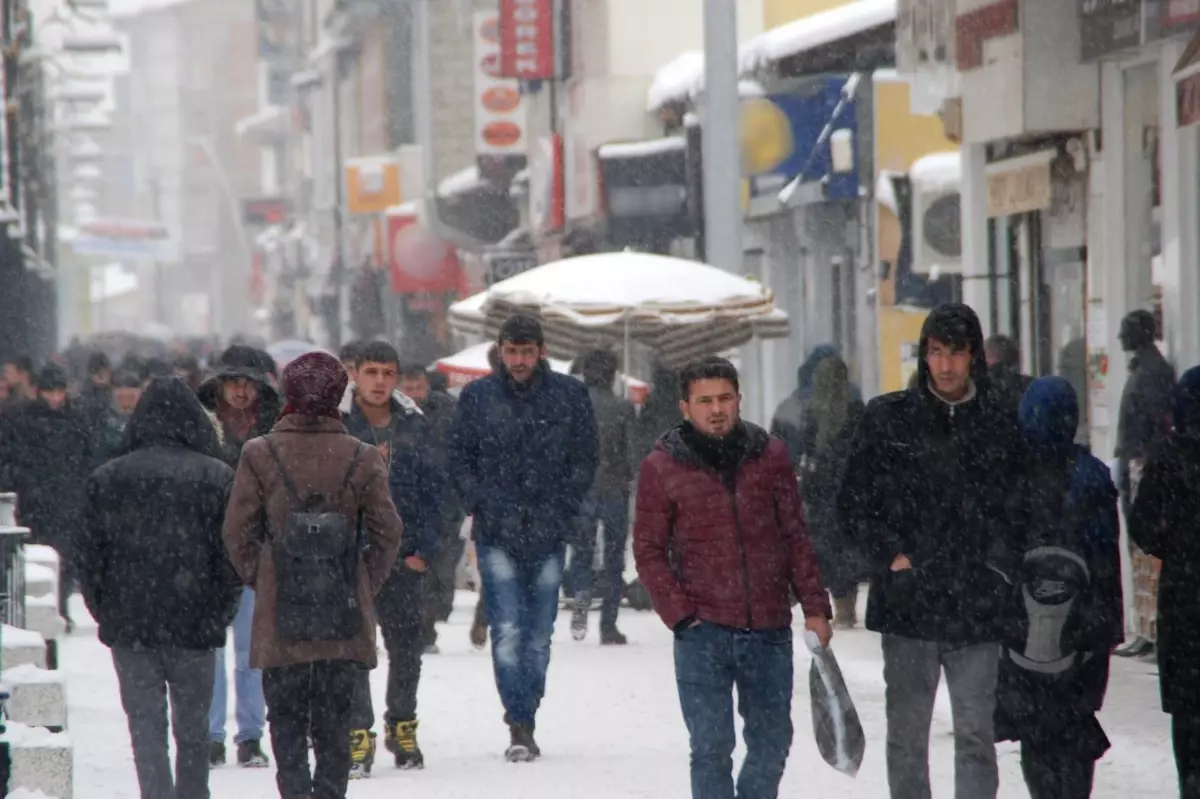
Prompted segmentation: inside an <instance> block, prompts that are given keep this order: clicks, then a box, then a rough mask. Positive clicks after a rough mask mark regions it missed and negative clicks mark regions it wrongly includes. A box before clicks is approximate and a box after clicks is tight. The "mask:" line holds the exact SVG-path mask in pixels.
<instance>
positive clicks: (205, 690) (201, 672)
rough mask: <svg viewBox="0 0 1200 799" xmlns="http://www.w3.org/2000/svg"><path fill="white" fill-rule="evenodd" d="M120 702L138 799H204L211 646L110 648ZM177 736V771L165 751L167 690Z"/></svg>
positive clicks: (206, 779)
mask: <svg viewBox="0 0 1200 799" xmlns="http://www.w3.org/2000/svg"><path fill="white" fill-rule="evenodd" d="M112 658H113V666H114V667H115V669H116V672H117V683H118V685H119V686H120V690H121V706H122V707H123V708H124V709H125V715H126V717H127V718H128V720H129V740H130V742H131V743H132V744H133V762H134V766H135V767H136V769H137V777H138V786H139V787H140V788H141V792H142V799H164V797H166V798H169V799H208V796H209V794H208V707H209V705H210V704H211V703H212V685H213V653H212V650H211V649H165V648H163V649H150V648H138V649H132V648H127V647H119V646H118V647H113V650H112ZM168 692H169V693H170V699H171V729H172V732H173V733H174V736H175V776H174V779H172V776H171V759H170V757H169V756H168V754H167V695H168Z"/></svg>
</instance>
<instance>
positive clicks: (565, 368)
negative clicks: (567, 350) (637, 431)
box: [433, 342, 650, 405]
mask: <svg viewBox="0 0 1200 799" xmlns="http://www.w3.org/2000/svg"><path fill="white" fill-rule="evenodd" d="M491 347H492V345H491V343H490V342H485V343H483V344H476V345H475V346H473V347H467V348H466V349H465V350H463V351H461V352H456V353H455V354H453V355H447V356H446V357H445V358H442V359H441V360H439V361H437V362H436V363H435V364H434V365H433V368H434V369H436V370H438V371H439V372H441V373H442V374H444V375H446V378H447V379H448V381H449V383H450V388H462V387H463V386H465V385H467V384H468V383H470V382H472V381H474V380H478V379H479V378H481V377H487V376H488V375H490V374H491V373H492V366H491V364H489V363H488V357H487V354H488V350H489V349H491ZM550 368H551V369H553V370H554V371H556V372H559V373H560V374H564V375H565V374H568V373H569V372H570V371H571V362H570V361H563V360H559V359H557V358H551V359H550ZM621 379H622V380H624V379H625V377H624V375H621ZM629 390H630V399H631V400H632V401H633V402H634V403H636V404H639V405H640V404H642V403H644V402H645V401H646V396H647V395H648V394H649V393H650V386H648V385H647V384H646V383H643V382H642V381H641V380H638V379H636V378H629Z"/></svg>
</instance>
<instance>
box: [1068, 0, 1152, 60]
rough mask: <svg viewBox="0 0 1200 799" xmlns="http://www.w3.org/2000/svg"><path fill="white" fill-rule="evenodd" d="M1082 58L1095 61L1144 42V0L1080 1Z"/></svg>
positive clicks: (1145, 6)
mask: <svg viewBox="0 0 1200 799" xmlns="http://www.w3.org/2000/svg"><path fill="white" fill-rule="evenodd" d="M1078 2H1079V6H1078V8H1079V39H1080V58H1081V60H1083V61H1094V60H1095V59H1097V58H1101V57H1103V56H1106V55H1110V54H1112V53H1116V52H1119V51H1121V50H1125V49H1128V48H1131V47H1138V46H1140V45H1141V44H1142V31H1143V30H1144V29H1145V25H1144V19H1143V17H1144V15H1145V13H1146V9H1147V4H1146V3H1145V2H1144V1H1143V0H1078Z"/></svg>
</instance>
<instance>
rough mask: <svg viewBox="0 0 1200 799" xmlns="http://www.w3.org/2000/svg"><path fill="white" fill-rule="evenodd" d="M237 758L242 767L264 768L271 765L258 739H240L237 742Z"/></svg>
mask: <svg viewBox="0 0 1200 799" xmlns="http://www.w3.org/2000/svg"><path fill="white" fill-rule="evenodd" d="M237 760H238V765H239V766H241V767H242V768H266V767H267V766H269V765H271V761H270V759H269V758H268V757H267V756H266V754H264V753H263V750H262V746H261V745H260V744H259V742H258V741H242V742H241V743H240V744H238V747H237Z"/></svg>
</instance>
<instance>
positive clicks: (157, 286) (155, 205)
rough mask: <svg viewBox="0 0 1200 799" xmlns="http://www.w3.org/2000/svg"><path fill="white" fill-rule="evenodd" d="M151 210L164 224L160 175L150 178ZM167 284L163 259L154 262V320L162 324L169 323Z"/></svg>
mask: <svg viewBox="0 0 1200 799" xmlns="http://www.w3.org/2000/svg"><path fill="white" fill-rule="evenodd" d="M148 182H149V184H150V212H151V213H152V214H154V221H155V222H157V223H159V224H160V225H161V224H162V221H163V218H162V217H163V210H162V184H161V183H160V182H159V178H158V175H151V176H150V180H149V181H148ZM166 292H167V286H166V280H165V278H164V277H163V263H162V261H155V262H154V321H155V322H157V323H158V324H160V325H165V324H166V323H167V297H166Z"/></svg>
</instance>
